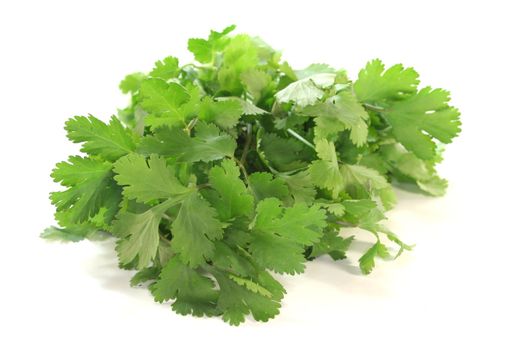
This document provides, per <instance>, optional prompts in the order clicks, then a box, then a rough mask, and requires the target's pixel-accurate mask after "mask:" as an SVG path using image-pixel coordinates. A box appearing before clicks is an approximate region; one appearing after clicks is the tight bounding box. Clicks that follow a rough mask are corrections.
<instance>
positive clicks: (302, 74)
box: [295, 63, 336, 79]
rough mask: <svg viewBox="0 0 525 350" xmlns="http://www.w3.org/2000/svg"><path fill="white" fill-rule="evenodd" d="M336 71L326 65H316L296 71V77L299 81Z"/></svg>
mask: <svg viewBox="0 0 525 350" xmlns="http://www.w3.org/2000/svg"><path fill="white" fill-rule="evenodd" d="M335 72H336V71H335V69H334V68H332V67H330V66H329V65H327V64H324V63H314V64H311V65H309V66H308V67H306V68H305V69H301V70H296V71H295V75H296V76H297V78H298V79H306V78H309V77H311V76H313V75H316V74H321V73H332V74H333V73H335Z"/></svg>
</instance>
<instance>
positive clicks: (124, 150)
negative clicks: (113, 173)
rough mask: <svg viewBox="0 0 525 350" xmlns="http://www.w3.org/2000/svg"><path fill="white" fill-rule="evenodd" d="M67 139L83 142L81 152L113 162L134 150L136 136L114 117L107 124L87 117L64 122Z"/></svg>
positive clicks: (78, 117)
mask: <svg viewBox="0 0 525 350" xmlns="http://www.w3.org/2000/svg"><path fill="white" fill-rule="evenodd" d="M65 129H66V131H67V137H68V138H69V139H70V140H71V141H73V142H75V143H80V142H83V143H84V144H83V145H82V148H81V151H82V152H85V153H87V154H89V155H96V156H100V157H102V158H103V159H106V160H109V161H113V160H116V159H118V158H120V157H122V156H124V155H126V154H128V153H130V152H133V151H134V150H135V148H136V141H137V139H136V136H135V135H134V134H133V132H132V131H131V130H129V129H126V128H124V126H123V125H122V124H121V123H120V121H119V120H118V119H117V118H116V117H114V116H113V117H111V120H110V122H109V124H105V123H103V122H102V121H100V120H99V119H97V118H95V117H93V116H91V115H90V116H88V117H81V116H77V117H74V118H71V119H69V120H68V121H67V122H66V127H65Z"/></svg>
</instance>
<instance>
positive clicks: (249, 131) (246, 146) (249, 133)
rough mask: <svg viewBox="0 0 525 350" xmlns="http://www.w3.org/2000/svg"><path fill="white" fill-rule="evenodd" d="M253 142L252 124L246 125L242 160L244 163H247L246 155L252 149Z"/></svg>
mask: <svg viewBox="0 0 525 350" xmlns="http://www.w3.org/2000/svg"><path fill="white" fill-rule="evenodd" d="M251 143H252V124H248V125H247V126H246V141H245V142H244V148H243V150H242V155H241V160H240V162H241V163H242V164H244V163H246V156H247V155H248V151H249V149H250V144H251Z"/></svg>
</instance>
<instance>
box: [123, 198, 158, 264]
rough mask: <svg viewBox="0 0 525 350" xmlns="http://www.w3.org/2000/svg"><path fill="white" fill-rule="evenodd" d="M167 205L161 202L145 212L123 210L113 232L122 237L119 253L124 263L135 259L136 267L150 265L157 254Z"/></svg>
mask: <svg viewBox="0 0 525 350" xmlns="http://www.w3.org/2000/svg"><path fill="white" fill-rule="evenodd" d="M166 209H167V208H166V205H165V204H164V203H163V204H159V205H157V206H155V207H153V208H151V209H149V210H146V211H145V212H143V213H140V214H135V213H129V212H121V213H119V214H118V215H117V220H116V221H115V223H114V224H113V232H114V233H115V234H116V235H117V236H118V237H120V239H119V241H118V242H117V253H118V255H119V260H120V263H121V264H122V265H127V264H130V263H132V262H134V261H135V259H136V264H135V266H136V268H137V269H143V268H145V267H148V265H149V264H150V262H151V261H152V260H153V258H155V256H156V255H157V248H158V246H159V225H160V221H161V219H162V215H163V214H164V212H165V211H166Z"/></svg>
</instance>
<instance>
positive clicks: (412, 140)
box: [384, 87, 461, 159]
mask: <svg viewBox="0 0 525 350" xmlns="http://www.w3.org/2000/svg"><path fill="white" fill-rule="evenodd" d="M449 99H450V98H449V93H448V92H447V91H445V90H442V89H434V90H432V89H431V88H430V87H426V88H424V89H422V90H421V91H419V92H418V93H417V94H415V95H413V96H411V97H408V98H406V99H404V100H402V101H398V102H395V103H393V104H392V106H391V107H390V108H389V109H388V110H387V111H385V113H384V114H385V117H386V119H387V120H388V122H389V123H390V125H392V134H393V135H394V137H395V138H396V139H397V140H398V141H399V142H401V144H402V145H403V146H405V148H406V149H407V150H409V151H412V152H414V154H415V155H416V156H418V157H419V158H421V159H432V158H434V157H435V155H436V144H435V143H434V141H433V140H432V138H435V139H437V140H439V141H441V142H443V143H450V142H451V141H452V139H453V138H454V137H456V136H457V135H458V134H459V132H460V131H461V128H460V126H461V122H460V121H459V118H458V117H459V111H458V110H457V109H455V108H453V107H450V106H449V105H448V101H449Z"/></svg>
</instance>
